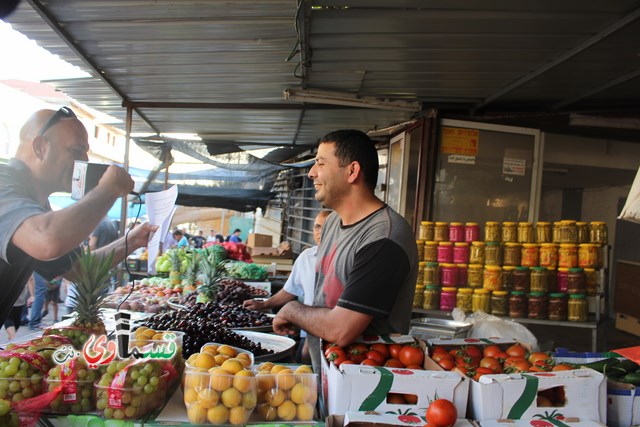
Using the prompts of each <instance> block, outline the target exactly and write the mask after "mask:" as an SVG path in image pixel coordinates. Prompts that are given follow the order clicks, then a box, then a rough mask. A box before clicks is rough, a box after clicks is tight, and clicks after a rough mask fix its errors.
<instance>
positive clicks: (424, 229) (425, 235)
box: [419, 221, 433, 241]
mask: <svg viewBox="0 0 640 427" xmlns="http://www.w3.org/2000/svg"><path fill="white" fill-rule="evenodd" d="M419 235H420V240H424V241H427V240H433V222H431V221H421V222H420V233H419Z"/></svg>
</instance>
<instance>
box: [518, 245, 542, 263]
mask: <svg viewBox="0 0 640 427" xmlns="http://www.w3.org/2000/svg"><path fill="white" fill-rule="evenodd" d="M538 264H539V252H538V245H537V244H535V243H523V244H522V257H521V260H520V265H522V266H523V267H537V266H538Z"/></svg>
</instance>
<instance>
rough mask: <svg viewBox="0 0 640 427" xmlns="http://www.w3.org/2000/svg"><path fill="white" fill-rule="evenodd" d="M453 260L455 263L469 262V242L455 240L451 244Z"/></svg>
mask: <svg viewBox="0 0 640 427" xmlns="http://www.w3.org/2000/svg"><path fill="white" fill-rule="evenodd" d="M453 262H455V263H456V264H466V263H468V262H469V244H468V243H467V242H456V243H454V244H453Z"/></svg>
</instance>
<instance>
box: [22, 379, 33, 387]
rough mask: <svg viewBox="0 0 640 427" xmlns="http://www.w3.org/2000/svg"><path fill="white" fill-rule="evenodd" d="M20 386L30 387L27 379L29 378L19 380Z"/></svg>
mask: <svg viewBox="0 0 640 427" xmlns="http://www.w3.org/2000/svg"><path fill="white" fill-rule="evenodd" d="M20 387H22V388H25V387H31V381H29V380H22V381H20Z"/></svg>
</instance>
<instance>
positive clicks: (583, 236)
mask: <svg viewBox="0 0 640 427" xmlns="http://www.w3.org/2000/svg"><path fill="white" fill-rule="evenodd" d="M576 228H577V229H578V244H580V243H589V223H588V222H582V221H578V222H576Z"/></svg>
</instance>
